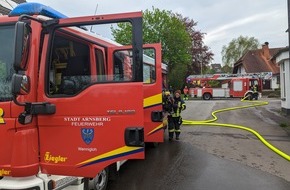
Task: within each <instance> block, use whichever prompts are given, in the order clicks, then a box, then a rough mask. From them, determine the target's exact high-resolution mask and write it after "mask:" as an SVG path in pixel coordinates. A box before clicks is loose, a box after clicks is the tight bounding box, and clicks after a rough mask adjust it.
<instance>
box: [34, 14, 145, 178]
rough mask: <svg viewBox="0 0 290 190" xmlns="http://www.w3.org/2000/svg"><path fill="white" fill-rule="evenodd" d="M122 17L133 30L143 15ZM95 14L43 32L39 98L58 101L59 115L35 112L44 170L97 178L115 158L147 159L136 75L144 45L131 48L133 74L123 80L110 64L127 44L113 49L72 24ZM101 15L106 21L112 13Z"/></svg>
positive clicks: (140, 91) (65, 21) (64, 21)
mask: <svg viewBox="0 0 290 190" xmlns="http://www.w3.org/2000/svg"><path fill="white" fill-rule="evenodd" d="M120 16H123V19H124V20H126V19H129V20H130V22H131V23H133V24H132V25H133V28H134V27H135V25H136V23H139V21H138V20H139V17H138V16H140V15H139V14H137V16H136V15H127V17H128V18H126V16H124V15H116V19H115V20H117V21H118V18H117V17H120ZM132 16H133V17H136V19H137V20H136V19H135V20H134V18H132ZM124 17H125V18H124ZM94 18H96V17H93V18H91V17H88V18H86V17H85V18H80V19H74V18H68V19H60V20H59V25H58V26H57V27H56V26H54V28H52V29H51V32H49V33H48V34H46V35H45V36H44V43H43V52H42V57H41V63H40V73H39V86H38V89H37V90H38V96H37V101H38V102H49V103H51V104H54V105H55V107H56V113H55V114H53V115H38V116H37V122H38V127H39V139H40V140H39V144H40V161H41V170H42V172H43V173H49V174H58V175H72V176H85V177H94V176H95V175H96V174H97V173H98V172H99V171H100V170H102V169H104V168H105V167H107V166H109V165H110V164H113V163H115V162H117V161H122V160H127V159H143V158H144V116H143V96H144V95H143V81H141V80H140V79H139V78H136V77H135V76H137V75H138V74H136V73H135V72H137V70H136V68H137V67H138V64H139V62H142V58H140V57H138V55H137V54H136V52H141V53H142V46H140V43H139V42H136V43H135V44H137V45H135V46H133V50H132V49H131V50H132V54H131V56H132V59H131V60H129V61H132V62H130V64H131V66H132V72H133V73H132V78H130V79H128V80H127V79H126V80H125V79H124V78H120V75H119V73H117V72H115V71H114V69H113V67H112V66H113V65H114V64H117V61H118V59H117V58H118V55H121V54H122V53H123V51H125V50H124V48H123V51H116V52H114V53H110V52H108V46H109V45H112V44H110V43H108V42H105V41H104V40H102V39H101V38H99V37H94V36H92V35H91V34H87V32H86V31H85V30H83V29H82V28H81V27H71V26H73V24H74V23H76V24H79V23H87V22H88V20H90V22H92V20H94ZM98 18H99V19H101V20H102V21H99V22H101V23H102V24H103V23H104V22H106V18H108V20H109V21H110V22H111V21H112V18H114V16H112V15H110V16H108V17H106V16H104V15H103V16H102V17H98ZM94 22H98V21H94ZM135 22H136V23H135ZM90 24H91V23H90ZM67 25H69V26H70V27H67ZM137 25H138V24H137ZM59 26H64V27H60V28H58V27H59ZM133 31H134V30H133ZM138 35H140V34H138V33H134V32H133V36H134V37H133V40H134V39H135V38H136V39H139V38H142V35H141V36H138ZM102 56H103V57H102ZM139 59H140V60H139ZM100 64H102V65H100ZM100 68H101V69H100ZM100 75H102V76H100ZM132 92H134V93H132Z"/></svg>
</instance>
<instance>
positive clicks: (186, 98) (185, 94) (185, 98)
mask: <svg viewBox="0 0 290 190" xmlns="http://www.w3.org/2000/svg"><path fill="white" fill-rule="evenodd" d="M183 94H184V98H183V99H184V100H188V88H187V86H185V87H184V89H183Z"/></svg>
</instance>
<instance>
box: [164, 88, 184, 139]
mask: <svg viewBox="0 0 290 190" xmlns="http://www.w3.org/2000/svg"><path fill="white" fill-rule="evenodd" d="M180 95H181V91H180V90H176V91H175V92H174V97H173V104H172V112H171V114H170V115H169V116H168V133H169V141H172V139H173V136H174V133H175V138H176V140H179V135H180V132H181V130H180V125H181V124H182V117H181V115H180V114H181V111H183V110H185V109H186V105H185V103H184V101H183V100H182V99H181V97H180Z"/></svg>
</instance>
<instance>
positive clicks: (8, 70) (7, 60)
mask: <svg viewBox="0 0 290 190" xmlns="http://www.w3.org/2000/svg"><path fill="white" fill-rule="evenodd" d="M14 31H15V27H14V25H9V26H0V102H2V101H8V100H11V99H12V92H11V79H12V75H13V73H14V69H13V66H12V56H13V52H14V51H13V46H14Z"/></svg>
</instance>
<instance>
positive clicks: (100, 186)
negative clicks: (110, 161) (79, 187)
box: [89, 168, 109, 190]
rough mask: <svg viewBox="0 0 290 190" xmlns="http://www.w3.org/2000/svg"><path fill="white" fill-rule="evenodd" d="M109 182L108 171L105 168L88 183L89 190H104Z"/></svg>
mask: <svg viewBox="0 0 290 190" xmlns="http://www.w3.org/2000/svg"><path fill="white" fill-rule="evenodd" d="M108 181H109V169H108V168H105V169H103V170H102V171H100V172H99V173H98V174H97V176H96V177H95V178H92V179H91V180H90V182H89V187H90V190H105V189H106V188H107V185H108Z"/></svg>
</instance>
